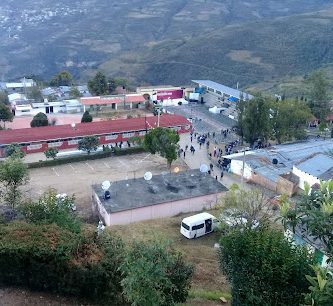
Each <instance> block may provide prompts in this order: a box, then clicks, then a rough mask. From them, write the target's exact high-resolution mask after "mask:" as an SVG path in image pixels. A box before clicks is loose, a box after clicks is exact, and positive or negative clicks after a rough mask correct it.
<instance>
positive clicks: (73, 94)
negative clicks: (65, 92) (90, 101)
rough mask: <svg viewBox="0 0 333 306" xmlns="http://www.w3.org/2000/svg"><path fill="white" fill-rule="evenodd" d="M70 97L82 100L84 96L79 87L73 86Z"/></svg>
mask: <svg viewBox="0 0 333 306" xmlns="http://www.w3.org/2000/svg"><path fill="white" fill-rule="evenodd" d="M69 96H70V97H71V98H80V97H82V94H81V93H80V91H79V90H78V89H77V87H75V86H72V87H71V90H70V92H69Z"/></svg>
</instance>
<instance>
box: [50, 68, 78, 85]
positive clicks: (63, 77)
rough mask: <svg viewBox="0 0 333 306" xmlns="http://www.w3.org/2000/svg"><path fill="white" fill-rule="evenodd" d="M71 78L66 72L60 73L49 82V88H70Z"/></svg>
mask: <svg viewBox="0 0 333 306" xmlns="http://www.w3.org/2000/svg"><path fill="white" fill-rule="evenodd" d="M72 83H73V77H72V75H71V74H70V73H69V72H68V71H61V72H59V73H58V74H56V75H55V76H54V77H53V78H52V79H51V81H50V85H51V86H57V87H58V86H71V85H72Z"/></svg>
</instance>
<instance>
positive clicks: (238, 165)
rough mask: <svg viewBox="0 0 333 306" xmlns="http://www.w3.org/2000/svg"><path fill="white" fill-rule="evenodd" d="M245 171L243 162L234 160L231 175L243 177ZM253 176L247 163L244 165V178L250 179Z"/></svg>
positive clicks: (231, 164)
mask: <svg viewBox="0 0 333 306" xmlns="http://www.w3.org/2000/svg"><path fill="white" fill-rule="evenodd" d="M242 170H243V161H242V160H238V159H232V160H231V163H230V171H231V173H234V174H237V175H242ZM251 176H252V170H251V168H250V167H249V166H248V165H247V164H246V163H245V165H244V178H245V179H250V178H251Z"/></svg>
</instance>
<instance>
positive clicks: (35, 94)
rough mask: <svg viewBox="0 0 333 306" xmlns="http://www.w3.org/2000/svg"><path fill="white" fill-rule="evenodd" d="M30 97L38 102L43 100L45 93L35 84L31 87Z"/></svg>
mask: <svg viewBox="0 0 333 306" xmlns="http://www.w3.org/2000/svg"><path fill="white" fill-rule="evenodd" d="M27 96H28V98H29V99H34V100H35V101H37V102H43V100H44V99H43V95H42V93H41V91H40V90H39V88H38V87H37V86H33V87H32V88H30V89H29V92H28V95H27Z"/></svg>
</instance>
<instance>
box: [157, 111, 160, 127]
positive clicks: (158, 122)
mask: <svg viewBox="0 0 333 306" xmlns="http://www.w3.org/2000/svg"><path fill="white" fill-rule="evenodd" d="M160 114H161V110H160V109H158V111H157V127H160Z"/></svg>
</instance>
